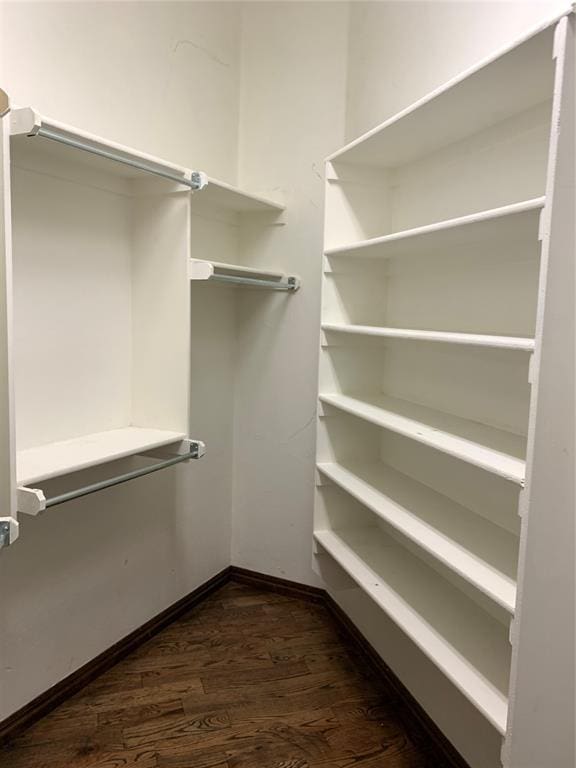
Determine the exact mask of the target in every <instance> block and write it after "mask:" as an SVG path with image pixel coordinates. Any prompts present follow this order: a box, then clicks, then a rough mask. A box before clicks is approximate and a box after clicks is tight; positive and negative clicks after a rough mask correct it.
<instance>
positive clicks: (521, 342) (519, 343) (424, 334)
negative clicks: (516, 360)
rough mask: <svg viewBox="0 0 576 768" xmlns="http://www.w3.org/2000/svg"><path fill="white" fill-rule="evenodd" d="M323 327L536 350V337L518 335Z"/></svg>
mask: <svg viewBox="0 0 576 768" xmlns="http://www.w3.org/2000/svg"><path fill="white" fill-rule="evenodd" d="M322 329H323V330H324V331H326V332H333V333H346V334H352V335H359V336H375V337H380V338H386V339H407V340H412V341H431V342H440V343H444V344H460V345H463V346H470V347H486V348H489V349H509V350H515V351H519V352H533V351H534V339H528V338H523V337H518V336H495V335H492V334H480V333H452V332H448V331H419V330H414V329H411V328H384V327H379V326H374V325H351V324H349V323H323V325H322Z"/></svg>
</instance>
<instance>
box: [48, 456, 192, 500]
mask: <svg viewBox="0 0 576 768" xmlns="http://www.w3.org/2000/svg"><path fill="white" fill-rule="evenodd" d="M201 455H202V452H201V450H200V444H199V443H194V442H193V443H191V445H190V451H189V452H188V453H184V454H182V455H181V456H175V457H174V458H172V459H166V460H165V461H160V462H158V463H157V464H153V465H152V466H151V467H143V468H142V469H134V470H132V471H131V472H126V473H125V474H123V475H116V477H111V478H109V479H108V480H101V481H100V482H98V483H92V484H91V485H85V486H84V487H83V488H77V489H76V490H74V491H67V492H66V493H61V494H59V495H58V496H52V497H51V498H49V499H46V509H48V507H55V506H57V505H58V504H64V503H65V502H67V501H72V500H73V499H79V498H81V497H82V496H89V495H90V494H91V493H97V492H98V491H102V490H104V488H111V487H112V486H113V485H120V484H121V483H127V482H128V481H129V480H135V479H136V478H137V477H143V476H144V475H150V474H152V472H158V471H159V470H161V469H166V468H167V467H171V466H173V465H174V464H180V463H181V462H183V461H189V460H190V459H198V458H200V456H201Z"/></svg>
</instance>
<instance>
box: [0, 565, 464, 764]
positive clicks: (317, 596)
mask: <svg viewBox="0 0 576 768" xmlns="http://www.w3.org/2000/svg"><path fill="white" fill-rule="evenodd" d="M230 581H234V582H237V583H241V584H246V585H249V586H253V587H257V588H258V589H265V590H269V591H272V592H276V593H278V594H283V595H287V596H290V597H295V598H298V599H300V600H309V601H311V602H315V603H320V604H322V605H324V606H325V607H326V608H327V609H328V611H329V612H330V614H331V616H332V618H333V619H334V621H335V623H336V625H337V626H338V628H339V630H340V633H341V634H342V635H343V636H344V637H345V638H346V639H347V640H348V641H349V642H350V644H351V645H352V646H353V647H354V648H355V650H356V651H357V652H358V654H359V655H360V656H361V658H362V659H363V660H364V662H365V663H366V665H367V666H369V667H370V669H371V670H372V672H373V673H374V675H375V678H376V679H377V680H379V681H380V683H381V685H382V687H383V688H385V689H386V690H387V691H388V692H389V693H390V694H391V695H392V697H393V700H394V704H395V708H396V710H397V712H398V714H399V716H400V717H401V719H402V722H403V724H404V726H405V728H406V730H407V731H408V732H409V733H410V736H411V738H412V739H413V740H414V741H415V742H416V743H418V745H419V746H420V747H421V748H422V749H423V750H426V751H427V752H428V754H429V755H430V758H431V761H432V764H433V765H435V766H437V768H470V766H469V765H468V763H467V762H466V761H465V760H464V759H463V758H462V756H461V755H460V754H459V752H458V751H457V750H456V749H455V748H454V746H453V745H452V744H451V743H450V742H449V741H448V739H447V738H446V737H445V736H444V734H443V733H442V732H441V731H440V729H439V728H438V727H437V726H436V724H435V723H434V722H433V720H431V719H430V717H429V716H428V715H427V714H426V712H425V711H424V709H423V708H422V707H421V706H420V704H419V703H418V702H417V701H416V699H415V698H414V697H413V696H412V694H411V693H410V692H409V691H408V689H407V688H406V687H405V686H404V684H403V683H402V682H401V681H400V680H399V678H398V677H397V676H396V675H395V674H394V672H393V671H392V670H391V669H390V667H388V665H387V664H386V663H385V662H384V661H383V659H382V658H381V657H380V655H379V654H378V653H377V652H376V651H375V650H374V648H373V647H372V645H370V643H369V642H368V640H366V638H365V637H364V635H363V634H362V633H361V632H360V630H359V629H358V628H357V627H356V626H355V625H354V624H353V623H352V621H351V620H350V619H349V618H348V616H347V615H346V614H345V613H344V611H343V610H342V609H341V608H340V607H339V606H338V605H337V603H336V602H335V601H334V600H333V599H332V598H331V597H330V595H329V594H328V593H327V592H326V590H324V589H321V588H320V587H312V586H309V585H308V584H301V583H298V582H295V581H290V580H288V579H281V578H278V577H276V576H268V575H266V574H264V573H259V572H257V571H251V570H248V569H246V568H239V567H237V566H229V567H228V568H225V569H224V570H223V571H220V573H218V574H216V576H213V577H212V578H211V579H209V580H208V581H207V582H205V583H204V584H202V585H201V586H199V587H198V588H197V589H195V590H193V591H192V592H191V593H190V594H189V595H186V596H185V597H183V598H182V599H181V600H178V601H177V602H176V603H174V604H173V605H171V606H170V607H169V608H166V610H164V611H162V612H161V613H159V614H158V615H157V616H155V617H154V618H152V619H150V621H147V622H146V623H145V624H143V625H142V626H141V627H139V628H138V629H135V630H134V631H133V632H131V633H130V634H129V635H127V636H126V637H124V638H123V639H122V640H119V641H118V642H117V643H115V644H114V645H113V646H111V647H110V648H108V650H106V651H103V652H102V653H101V654H99V655H98V656H96V658H95V659H92V661H89V662H88V663H87V664H85V665H84V666H83V667H80V669H78V670H76V672H73V673H72V674H71V675H69V676H68V677H66V678H64V680H61V681H60V682H59V683H56V685H54V686H52V688H50V689H48V690H47V691H45V692H44V693H41V694H40V695H39V696H37V697H36V698H35V699H34V700H33V701H31V702H30V703H29V704H26V705H25V706H24V707H22V709H20V710H18V711H17V712H15V713H14V714H12V715H10V716H9V717H8V718H6V720H4V721H2V722H1V723H0V744H4V743H6V742H8V741H10V740H11V739H14V738H15V737H16V736H19V735H20V734H21V733H22V732H23V731H25V730H26V729H27V728H29V727H30V726H31V725H33V724H34V723H35V722H37V721H38V720H40V719H41V718H42V717H44V716H45V715H47V714H48V713H49V712H50V711H51V710H53V709H55V708H56V707H57V706H59V705H60V704H62V703H63V702H64V701H66V700H67V699H69V698H70V697H71V696H73V695H74V694H76V693H78V691H80V690H81V689H82V688H84V686H86V685H88V683H90V682H92V680H94V679H96V678H97V677H98V676H99V675H101V674H103V673H104V672H106V671H107V670H108V669H110V668H111V667H113V666H114V664H116V663H117V662H119V661H120V660H121V659H122V658H124V657H125V656H127V655H128V654H129V653H131V652H132V651H134V650H135V649H136V648H138V647H139V646H140V645H142V644H143V643H145V642H146V641H147V640H149V639H150V638H151V637H153V636H154V635H156V634H158V632H161V631H162V630H163V629H165V628H166V627H167V626H168V625H169V624H172V623H173V622H174V621H176V620H177V619H178V618H180V616H182V615H184V614H185V613H187V611H189V610H190V609H191V608H193V607H194V606H195V605H198V603H200V602H202V601H203V600H205V599H206V598H207V597H209V596H210V595H211V594H213V593H214V592H216V591H217V590H218V589H220V588H221V587H223V586H224V585H225V584H226V583H228V582H230Z"/></svg>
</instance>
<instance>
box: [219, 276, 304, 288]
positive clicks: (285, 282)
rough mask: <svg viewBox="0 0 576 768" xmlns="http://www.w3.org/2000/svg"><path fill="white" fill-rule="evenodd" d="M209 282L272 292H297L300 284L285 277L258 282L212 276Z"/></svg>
mask: <svg viewBox="0 0 576 768" xmlns="http://www.w3.org/2000/svg"><path fill="white" fill-rule="evenodd" d="M208 280H209V282H211V283H212V282H219V283H229V284H230V285H247V286H252V287H253V288H267V289H268V290H272V291H297V290H298V288H299V287H300V283H299V280H298V278H297V277H286V278H282V280H260V279H258V278H255V277H240V276H236V275H218V274H214V275H211V276H210V277H209V278H208Z"/></svg>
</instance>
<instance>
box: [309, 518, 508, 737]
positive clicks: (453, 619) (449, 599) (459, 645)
mask: <svg viewBox="0 0 576 768" xmlns="http://www.w3.org/2000/svg"><path fill="white" fill-rule="evenodd" d="M314 537H315V539H316V541H317V542H318V543H319V545H320V546H321V547H322V548H323V549H325V550H326V552H327V553H328V554H329V555H330V556H331V557H333V558H334V560H336V562H337V563H338V564H339V565H340V566H341V567H342V568H343V569H344V571H345V572H346V573H347V574H348V575H349V576H350V577H351V578H352V579H353V580H354V581H355V582H356V584H358V586H359V587H360V588H361V589H362V590H363V591H364V592H365V593H366V594H367V595H369V596H370V597H371V598H372V600H374V602H375V603H376V604H377V605H378V606H379V607H380V608H381V609H382V610H383V611H384V612H385V613H386V614H387V615H388V616H389V617H390V618H391V619H392V621H394V622H395V623H396V624H397V625H398V626H399V627H400V629H402V630H403V631H404V632H405V633H406V635H408V637H409V638H410V639H411V640H412V641H413V642H414V643H415V644H416V645H417V646H418V647H419V648H420V650H421V651H423V653H424V654H426V656H427V657H428V658H429V659H430V660H431V661H432V662H433V663H434V664H435V665H436V666H437V667H438V668H439V669H440V670H441V671H442V672H443V673H444V674H445V675H446V677H447V678H448V679H449V680H451V682H452V683H453V684H454V685H455V686H456V687H457V688H458V689H459V690H460V691H461V692H462V693H463V694H464V696H466V698H467V699H468V700H469V701H470V702H471V703H472V704H473V705H474V706H475V707H476V708H477V709H478V710H479V711H480V712H481V713H482V714H483V715H484V716H485V717H486V718H487V720H488V721H489V722H490V723H491V724H492V725H493V726H494V727H495V728H496V729H497V730H498V731H499V732H500V733H502V734H503V733H505V730H506V718H507V709H508V703H507V697H506V692H507V689H508V675H509V665H510V645H509V642H508V637H507V630H506V628H505V627H504V626H503V625H502V624H500V623H499V622H498V621H496V619H494V618H492V617H491V616H489V615H488V614H487V613H485V612H484V611H482V610H481V609H480V608H478V607H477V606H476V605H475V603H474V602H473V601H471V600H468V599H467V598H466V597H465V596H464V595H463V594H462V593H461V592H460V591H459V590H458V589H456V587H453V586H452V585H451V584H450V583H449V582H447V581H446V580H445V579H443V578H442V577H441V576H439V575H438V574H437V573H436V572H435V571H433V570H432V569H431V568H429V567H428V566H426V565H424V564H423V563H422V562H421V561H420V560H419V559H418V558H417V557H415V556H414V555H411V554H410V553H409V552H407V551H406V550H405V549H404V548H403V547H401V546H400V545H399V544H398V543H397V542H395V541H394V540H393V539H392V538H391V537H387V536H385V535H384V534H382V533H380V532H379V531H378V529H377V528H374V529H373V528H365V529H361V528H360V529H342V530H339V531H332V530H319V531H315V533H314Z"/></svg>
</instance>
